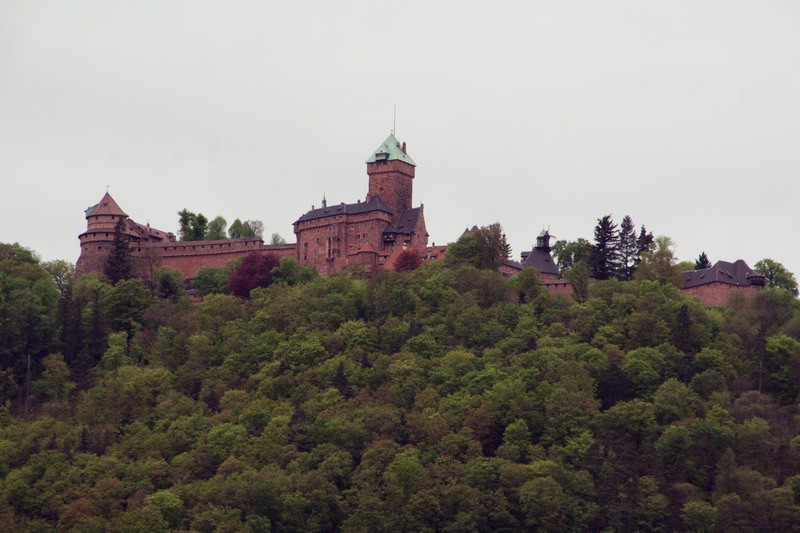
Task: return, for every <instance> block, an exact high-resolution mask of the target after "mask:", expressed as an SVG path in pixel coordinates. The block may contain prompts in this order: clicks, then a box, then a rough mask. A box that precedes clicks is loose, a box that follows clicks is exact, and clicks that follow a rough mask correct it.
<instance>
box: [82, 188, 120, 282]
mask: <svg viewBox="0 0 800 533" xmlns="http://www.w3.org/2000/svg"><path fill="white" fill-rule="evenodd" d="M127 218H128V215H126V214H125V213H124V212H123V211H122V209H120V207H119V205H117V202H115V201H114V199H113V198H112V197H111V195H110V194H108V193H107V192H106V193H105V195H103V198H101V199H100V201H99V202H98V203H97V204H95V205H93V206H92V207H90V208H88V209H87V210H86V232H85V233H82V234H80V235H79V236H78V239H79V240H80V242H81V255H80V257H79V258H78V263H77V265H76V267H75V272H76V275H77V276H78V277H80V276H82V275H84V274H89V273H93V272H95V273H102V272H103V270H104V267H105V262H106V258H107V257H108V254H109V252H110V251H111V244H112V243H113V242H114V231H115V228H116V225H117V222H119V220H120V219H122V220H126V219H127Z"/></svg>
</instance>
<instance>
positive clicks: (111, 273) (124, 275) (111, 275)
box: [105, 218, 133, 285]
mask: <svg viewBox="0 0 800 533" xmlns="http://www.w3.org/2000/svg"><path fill="white" fill-rule="evenodd" d="M124 230H125V219H123V218H120V219H119V220H118V221H117V225H116V226H114V243H113V244H112V245H111V253H110V254H109V255H108V258H107V259H106V265H105V274H106V277H107V278H108V279H109V281H111V284H112V285H113V284H115V283H117V282H118V281H120V280H123V279H129V278H131V277H132V270H133V268H132V265H131V249H130V246H129V245H128V236H127V235H126V234H125V231H124Z"/></svg>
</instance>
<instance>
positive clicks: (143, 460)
mask: <svg viewBox="0 0 800 533" xmlns="http://www.w3.org/2000/svg"><path fill="white" fill-rule="evenodd" d="M470 238H471V237H470ZM458 248H459V247H458V246H457V247H456V250H458ZM461 248H465V246H464V245H463V243H462V245H461ZM457 255H458V254H454V256H457ZM122 262H123V263H124V253H123V254H122ZM407 263H408V264H407V265H406V268H402V269H401V270H406V271H403V272H394V271H387V272H380V273H377V274H375V275H373V276H371V277H365V276H363V275H361V274H362V273H359V272H357V271H351V272H343V273H341V274H339V275H336V276H334V277H331V278H329V279H322V278H320V277H318V276H315V275H314V273H313V272H310V271H308V270H302V269H299V268H297V265H296V264H295V263H294V262H293V261H292V260H291V259H284V260H282V261H281V262H280V263H278V262H277V261H270V262H269V265H267V266H268V267H269V269H270V270H269V272H268V274H267V275H266V276H263V274H264V273H263V269H262V271H261V275H262V278H263V279H262V280H261V281H260V282H258V284H259V285H268V286H267V287H257V288H255V289H252V291H251V292H249V295H248V294H242V293H240V295H242V296H245V297H237V296H235V295H232V294H215V293H220V292H227V291H226V290H225V287H226V284H228V285H230V284H231V283H233V282H234V279H233V276H235V274H236V272H239V271H240V269H239V268H238V267H236V266H235V265H232V266H231V267H230V268H229V269H227V270H226V269H217V270H216V271H214V270H210V269H209V270H207V271H205V272H204V273H203V276H200V277H198V280H199V282H198V283H199V285H197V289H198V292H199V293H202V294H204V295H205V296H204V298H203V300H202V302H201V303H195V302H193V301H192V300H191V299H190V298H189V297H188V296H187V295H186V294H185V289H184V286H183V283H182V282H181V280H180V279H178V277H177V275H176V273H175V272H171V271H169V270H167V269H159V270H158V271H156V272H155V273H154V274H153V275H152V276H151V277H149V278H147V279H125V278H127V277H129V276H126V275H122V276H116V277H118V278H120V279H119V280H118V281H116V283H114V284H111V283H109V281H108V280H106V279H101V278H100V277H95V276H86V277H83V278H82V279H80V280H78V281H75V280H73V279H72V274H71V265H68V264H66V263H64V262H62V261H55V262H50V263H44V264H42V263H41V262H40V261H39V260H38V259H37V258H36V256H35V255H34V254H33V253H32V252H30V251H29V250H26V249H25V248H23V247H21V246H19V245H0V371H1V372H2V374H0V399H2V402H0V403H2V408H0V530H2V531H17V532H20V533H23V532H50V531H56V530H57V531H59V532H101V531H114V532H125V533H132V532H142V533H144V532H148V533H151V532H165V531H199V532H204V533H211V532H219V533H222V532H238V531H244V532H252V533H256V532H259V533H260V532H268V531H282V532H283V531H286V532H314V531H346V532H379V531H397V532H412V531H414V532H417V531H421V532H426V531H427V532H434V531H437V532H438V531H441V532H470V531H475V532H477V531H500V532H502V531H506V532H512V531H532V530H535V531H553V532H566V531H606V532H612V531H614V532H627V531H631V532H632V531H706V532H712V531H720V532H722V531H724V532H733V531H797V530H800V475H798V474H800V437H798V429H800V417H799V416H800V412H799V411H798V407H797V400H798V393H800V304H798V301H797V300H796V299H795V297H794V294H793V293H792V292H791V291H789V290H783V289H774V288H773V289H767V290H765V291H763V292H761V293H760V294H758V296H757V297H755V298H754V299H753V300H751V301H746V300H743V299H736V298H734V299H732V300H731V301H730V302H729V303H728V305H726V306H724V307H722V308H716V309H705V308H704V307H702V306H701V305H700V304H699V302H698V301H696V300H693V299H691V298H688V297H686V296H684V295H683V294H682V293H681V292H680V290H679V289H677V288H676V287H675V286H674V285H672V284H670V283H665V282H662V281H652V280H647V279H644V280H636V279H635V278H634V279H635V280H634V281H620V280H616V279H610V280H606V281H598V282H594V283H591V284H589V285H588V287H587V288H586V293H585V294H584V295H581V296H580V297H579V298H577V299H572V300H568V299H555V298H553V297H551V296H549V295H548V293H547V292H546V291H544V290H543V289H542V288H541V286H540V285H539V283H538V277H537V273H536V272H535V271H533V270H525V271H523V272H522V273H521V274H520V275H518V276H515V277H513V278H510V279H504V278H503V277H502V276H501V275H499V274H498V273H496V272H495V271H493V270H492V269H491V268H476V266H474V265H471V264H468V262H466V263H465V262H460V263H459V262H456V261H449V262H443V261H440V262H435V263H423V264H422V265H420V266H419V267H418V268H417V266H418V262H417V264H414V261H407ZM242 264H244V263H242ZM112 266H113V265H112ZM240 266H241V265H240ZM262 266H263V265H262ZM267 266H264V268H267ZM248 268H252V269H253V270H252V271H251V272H252V275H251V277H253V276H256V275H259V270H258V269H259V266H258V265H255V266H253V265H250V266H249V267H248ZM239 282H240V283H246V282H247V279H244V280H239ZM203 283H205V285H203ZM200 286H202V287H204V288H203V289H200ZM242 290H244V291H245V292H246V289H242ZM247 296H249V297H247Z"/></svg>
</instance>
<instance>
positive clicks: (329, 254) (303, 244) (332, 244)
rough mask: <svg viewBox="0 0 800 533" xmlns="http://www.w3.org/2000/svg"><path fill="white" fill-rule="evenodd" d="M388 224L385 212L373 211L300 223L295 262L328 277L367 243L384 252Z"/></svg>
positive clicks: (297, 233) (295, 230)
mask: <svg viewBox="0 0 800 533" xmlns="http://www.w3.org/2000/svg"><path fill="white" fill-rule="evenodd" d="M390 221H391V217H390V216H389V214H388V213H384V212H382V211H373V212H370V213H362V214H357V215H338V216H334V217H325V218H319V219H316V220H309V221H306V222H300V223H299V224H297V225H296V226H295V229H294V232H295V235H296V236H297V248H296V254H297V255H296V258H297V261H298V262H299V263H300V264H301V265H303V266H305V265H311V266H314V267H316V269H317V271H319V273H320V274H322V275H323V276H328V275H330V274H332V273H333V272H334V271H336V270H338V269H340V268H341V267H342V266H344V265H345V264H346V263H347V256H348V254H350V253H352V252H354V251H357V250H359V249H361V248H363V247H364V246H366V245H367V244H370V245H371V246H372V247H373V248H374V249H375V250H376V251H381V250H383V230H384V229H385V228H386V225H387V224H389V223H390Z"/></svg>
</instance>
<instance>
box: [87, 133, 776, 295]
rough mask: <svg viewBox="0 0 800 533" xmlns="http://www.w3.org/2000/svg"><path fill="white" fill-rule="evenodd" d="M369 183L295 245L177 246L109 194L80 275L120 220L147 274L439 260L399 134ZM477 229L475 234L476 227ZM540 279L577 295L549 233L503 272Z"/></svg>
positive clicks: (98, 260) (696, 291) (688, 283)
mask: <svg viewBox="0 0 800 533" xmlns="http://www.w3.org/2000/svg"><path fill="white" fill-rule="evenodd" d="M366 164H367V176H368V178H369V185H368V190H367V195H366V198H365V200H364V201H363V202H362V201H361V200H359V201H357V202H355V203H351V204H346V203H340V204H336V205H331V206H329V205H327V202H326V201H325V200H323V202H322V206H321V207H320V208H318V209H315V208H314V207H313V206H312V208H311V210H310V211H308V212H307V213H305V214H303V215H302V216H300V218H298V219H297V220H296V221H295V222H294V234H295V236H296V238H297V242H296V244H281V245H268V244H264V242H263V240H262V239H261V238H259V237H250V238H243V239H226V240H219V241H177V240H176V238H175V235H174V234H172V233H168V232H166V231H161V230H158V229H155V228H151V227H150V225H149V224H147V225H143V224H139V223H137V222H134V221H133V220H132V219H131V218H130V217H128V215H127V214H125V212H124V211H122V209H121V208H120V207H119V205H118V204H117V202H116V201H114V199H113V198H112V197H111V195H110V194H108V192H106V194H105V195H103V197H102V198H101V199H100V202H98V203H97V204H96V205H94V206H92V207H90V208H88V209H87V210H86V220H87V227H86V231H85V232H84V233H82V234H81V235H80V236H79V237H78V238H79V239H80V244H81V255H80V257H79V258H78V263H77V265H76V274H77V275H78V276H79V277H80V276H82V275H84V274H89V273H103V271H104V267H105V264H106V260H107V258H108V255H109V253H110V251H111V248H112V245H113V242H114V235H115V232H116V225H117V223H118V222H119V221H120V220H122V222H123V233H124V235H125V236H126V238H127V240H128V243H129V249H130V251H131V257H132V259H133V263H134V269H135V272H136V274H137V275H140V276H147V275H148V274H152V272H153V271H154V270H155V269H156V268H158V267H159V266H167V267H170V268H173V269H176V270H179V271H180V272H181V273H182V274H183V276H184V278H185V279H187V280H188V279H192V278H194V277H195V276H196V275H197V271H198V270H199V269H200V267H204V266H205V267H215V268H218V267H222V266H225V265H226V264H227V263H228V262H229V261H231V260H233V259H236V258H239V257H242V256H244V255H247V254H250V253H253V252H255V253H261V254H267V253H268V254H274V255H276V256H278V257H294V258H295V259H296V260H297V262H298V263H299V264H300V265H301V266H307V265H308V266H313V267H315V268H316V269H317V271H318V272H319V273H320V274H322V275H323V276H329V275H331V274H333V273H334V272H336V271H338V270H341V269H342V268H344V267H345V266H347V265H352V264H357V265H360V266H361V267H362V268H364V269H365V270H366V271H375V270H377V269H381V268H385V269H392V268H394V263H395V260H396V259H397V257H398V256H399V255H400V253H402V252H403V251H404V250H414V251H416V252H418V253H419V254H420V257H422V258H423V259H427V260H436V259H441V258H442V257H444V255H445V254H446V252H447V246H428V232H427V230H426V229H425V215H424V209H423V207H424V206H423V205H422V204H420V206H419V207H412V197H413V190H414V174H415V170H416V163H414V160H413V159H411V156H410V155H409V154H408V152H407V150H406V144H405V143H402V144H401V143H400V142H399V141H398V140H397V139H396V138H395V136H394V134H391V135H389V137H388V138H387V139H386V140H385V141H384V142H383V143H382V144H381V145H380V146H379V147H378V148H377V149H376V150H375V151H374V152H373V153H372V155H370V157H369V158H368V159H367V161H366ZM476 229H477V228H476ZM526 267H533V268H535V269H536V270H538V271H539V273H540V281H541V283H542V285H543V286H544V287H545V288H546V289H547V290H548V291H549V292H550V293H551V294H561V295H564V296H567V297H569V296H571V295H572V285H571V284H570V283H569V282H567V281H565V280H562V279H559V275H558V268H557V266H556V264H555V263H554V262H553V258H552V256H551V254H550V234H549V232H547V231H543V232H542V233H541V234H540V235H539V237H538V238H537V239H536V246H534V247H533V249H532V250H531V251H530V252H523V253H522V261H521V262H517V261H512V260H507V261H505V262H504V263H503V264H502V265H501V266H500V268H499V271H500V272H501V273H502V274H503V275H504V276H506V277H508V276H513V275H515V274H516V273H518V272H520V271H521V270H522V269H523V268H526ZM681 282H682V283H681V288H682V289H683V290H684V292H687V293H689V294H693V295H696V296H697V297H698V298H699V299H700V301H701V302H703V304H705V305H706V306H716V305H722V304H723V303H724V302H725V301H726V300H727V298H728V295H729V294H730V293H731V292H743V293H744V294H746V295H752V294H754V293H755V292H757V291H759V290H761V289H762V288H763V287H764V285H765V282H766V278H764V276H762V275H760V274H758V273H757V272H754V271H752V270H751V269H750V267H748V266H747V264H746V263H745V262H744V261H742V260H739V261H736V262H735V263H728V262H725V261H720V262H718V263H717V264H715V265H714V266H713V267H711V268H709V269H705V270H695V271H690V272H684V273H683V274H682V280H681Z"/></svg>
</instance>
